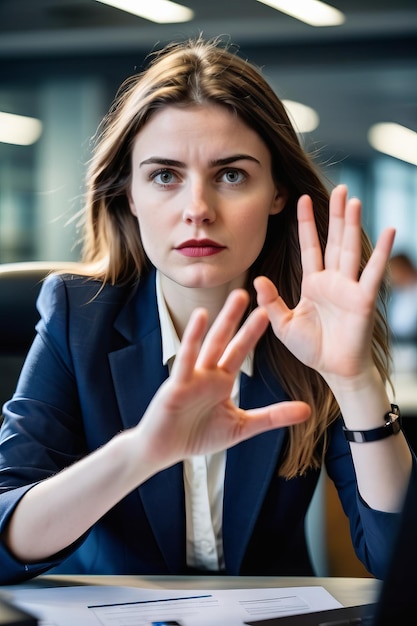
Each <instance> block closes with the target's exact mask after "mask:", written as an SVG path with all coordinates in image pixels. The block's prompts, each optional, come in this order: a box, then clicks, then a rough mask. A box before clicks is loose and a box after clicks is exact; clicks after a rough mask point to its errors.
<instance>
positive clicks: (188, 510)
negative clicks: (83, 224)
mask: <svg viewBox="0 0 417 626" xmlns="http://www.w3.org/2000/svg"><path fill="white" fill-rule="evenodd" d="M156 299H157V306H158V313H159V320H160V325H161V335H162V361H163V364H164V365H168V368H169V371H171V367H172V364H173V362H174V359H175V356H176V354H177V352H178V348H179V345H180V341H179V339H178V335H177V333H176V331H175V328H174V325H173V323H172V320H171V317H170V314H169V312H168V308H167V306H166V303H165V299H164V296H163V294H162V288H161V278H160V273H159V272H158V271H157V273H156ZM252 369H253V355H248V356H247V357H246V359H245V361H244V362H243V364H242V367H241V372H244V373H245V374H247V375H248V376H251V375H252ZM239 383H240V376H239V377H238V378H237V379H236V380H235V383H234V386H233V391H232V400H233V402H234V403H235V404H236V405H237V404H238V403H239ZM183 465H184V491H185V516H186V534H187V536H186V539H187V543H186V546H187V564H188V565H189V566H190V567H194V568H197V569H200V570H213V571H219V570H222V569H224V557H223V537H222V517H223V492H224V474H225V468H226V452H225V451H222V452H217V453H215V454H210V455H198V456H194V457H192V458H190V459H186V460H185V461H184V464H183Z"/></svg>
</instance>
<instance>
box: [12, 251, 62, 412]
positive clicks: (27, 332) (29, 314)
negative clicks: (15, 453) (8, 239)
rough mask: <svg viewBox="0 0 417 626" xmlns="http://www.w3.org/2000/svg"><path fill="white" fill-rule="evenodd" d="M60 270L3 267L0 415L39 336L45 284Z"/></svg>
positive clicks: (33, 266)
mask: <svg viewBox="0 0 417 626" xmlns="http://www.w3.org/2000/svg"><path fill="white" fill-rule="evenodd" d="M59 266H60V263H48V262H43V261H37V262H24V263H3V264H0V412H1V409H2V407H3V404H4V402H5V401H6V400H9V399H10V398H11V396H12V395H13V392H14V390H15V387H16V382H17V379H18V377H19V374H20V370H21V368H22V365H23V362H24V359H25V356H26V354H27V352H28V350H29V347H30V345H31V343H32V341H33V338H34V336H35V325H36V323H37V321H38V319H39V314H38V311H37V309H36V299H37V297H38V294H39V291H40V288H41V286H42V281H43V280H44V278H45V277H46V276H47V275H48V274H49V273H50V272H51V271H53V270H54V269H57V268H58V267H59Z"/></svg>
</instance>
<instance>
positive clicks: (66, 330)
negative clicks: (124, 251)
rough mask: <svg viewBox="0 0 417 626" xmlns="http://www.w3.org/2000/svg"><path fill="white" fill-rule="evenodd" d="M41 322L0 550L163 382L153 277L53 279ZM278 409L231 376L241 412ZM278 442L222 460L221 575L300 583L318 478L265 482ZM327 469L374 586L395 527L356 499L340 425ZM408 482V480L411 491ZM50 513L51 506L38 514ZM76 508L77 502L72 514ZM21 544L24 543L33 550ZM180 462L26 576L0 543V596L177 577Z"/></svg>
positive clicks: (1, 482) (276, 435) (27, 372)
mask: <svg viewBox="0 0 417 626" xmlns="http://www.w3.org/2000/svg"><path fill="white" fill-rule="evenodd" d="M38 309H39V312H40V315H41V320H40V322H39V323H38V325H37V336H36V338H35V340H34V343H33V345H32V347H31V349H30V352H29V354H28V357H27V359H26V363H25V365H24V368H23V370H22V373H21V376H20V379H19V382H18V386H17V389H16V392H15V394H14V396H13V398H12V399H11V400H10V401H9V402H7V403H6V404H5V406H4V410H3V413H4V416H5V421H4V424H3V427H2V429H1V437H0V538H1V532H2V530H3V529H4V527H5V524H7V520H8V518H9V516H10V515H11V513H12V511H13V509H14V507H15V506H16V504H17V502H18V501H19V499H20V498H21V497H22V496H23V494H24V493H25V492H26V491H27V490H28V489H30V488H31V487H32V486H33V485H34V484H36V483H37V482H38V481H41V480H43V479H45V478H47V477H49V476H51V475H53V474H55V473H56V472H58V471H60V470H61V469H62V468H64V467H66V466H68V465H69V464H71V463H73V462H74V461H76V460H77V459H79V458H81V457H82V456H84V455H86V454H88V453H89V452H90V451H92V450H95V449H97V448H98V447H100V446H102V445H103V444H105V443H106V442H107V441H108V440H109V439H110V438H112V437H113V436H114V435H116V433H118V432H119V431H120V430H121V429H125V428H130V427H132V426H134V425H135V424H137V422H138V420H140V419H141V416H142V415H143V413H144V411H145V410H146V407H147V406H148V404H149V402H150V400H151V398H152V397H153V395H154V394H155V392H156V391H157V389H158V388H159V386H160V385H161V383H162V382H163V381H164V380H165V379H166V377H167V376H168V371H167V368H166V367H164V366H163V365H162V351H161V333H160V326H159V320H158V314H157V306H156V294H155V275H154V272H151V273H150V274H149V275H148V276H147V277H146V278H144V279H143V280H141V281H140V283H138V285H137V286H135V287H133V288H132V287H117V286H110V285H107V286H105V287H104V288H103V289H102V290H99V284H98V283H97V282H95V281H92V280H88V279H85V278H83V277H77V276H52V277H49V278H48V279H47V280H46V281H45V283H44V284H43V286H42V290H41V293H40V296H39V299H38ZM284 399H286V396H285V394H284V392H283V390H282V389H281V388H280V386H279V385H278V384H277V382H276V380H275V379H274V378H273V377H272V375H271V373H270V372H269V370H268V368H267V366H266V363H263V362H262V359H259V358H256V359H255V371H254V375H253V376H252V377H247V376H245V375H242V380H241V391H240V403H241V406H242V407H244V408H251V407H256V406H262V405H266V404H270V403H272V402H278V401H281V400H284ZM286 441H287V429H286V428H282V429H276V430H273V431H271V432H268V433H265V434H262V435H259V436H256V437H253V438H252V439H250V440H248V441H246V442H243V443H241V444H239V445H236V446H234V447H233V448H231V449H229V450H228V451H227V462H226V475H225V488H224V511H223V543H224V557H225V564H226V573H227V574H230V575H240V574H241V575H245V574H247V575H311V574H313V570H312V566H311V562H310V558H309V554H308V549H307V546H306V540H305V534H304V524H305V515H306V512H307V509H308V506H309V503H310V501H311V498H312V495H313V492H314V490H315V487H316V484H317V480H318V477H319V471H313V470H311V471H309V472H307V473H306V475H305V476H302V477H299V478H295V479H292V480H285V479H283V478H280V477H279V476H278V467H279V464H280V459H281V455H282V454H283V452H284V448H285V444H286ZM326 467H327V472H328V474H329V476H330V477H331V478H332V479H333V480H334V482H335V484H336V487H337V489H338V492H339V495H340V498H341V501H342V504H343V507H344V509H345V511H346V513H347V515H348V516H349V518H350V526H351V531H352V540H353V544H354V547H355V549H356V552H357V554H358V556H359V558H361V560H362V561H363V562H364V564H365V566H366V567H367V568H368V569H369V571H370V572H372V573H373V574H374V575H376V576H382V574H383V571H384V567H385V563H386V558H387V552H388V550H387V549H386V546H387V545H388V544H389V541H390V540H391V539H392V536H393V535H394V534H395V529H396V526H397V523H398V516H397V515H394V514H388V513H382V512H378V511H374V510H371V509H370V508H369V507H367V505H366V504H365V503H364V502H363V501H362V500H361V498H360V496H359V494H358V492H357V488H356V482H355V474H354V469H353V465H352V460H351V455H350V451H349V447H348V444H347V443H346V441H345V440H344V437H343V434H342V430H341V421H340V420H338V421H337V422H336V423H335V424H334V425H332V427H331V428H330V431H329V447H328V450H327V453H326ZM415 475H416V474H415V472H414V474H413V480H415ZM50 506H51V507H53V506H54V503H53V502H51V503H50ZM79 506H80V510H81V509H82V502H80V504H79ZM34 540H36V539H35V538H34ZM185 555H186V550H185V509H184V486H183V475H182V463H179V464H177V465H175V466H173V467H170V468H169V469H166V470H164V471H162V472H160V473H158V474H157V475H155V476H153V477H152V478H150V479H149V480H148V481H146V482H145V483H144V484H143V485H141V486H140V487H139V488H138V489H135V490H134V491H133V492H132V493H130V494H129V495H128V496H127V497H126V498H124V499H123V500H122V501H120V502H119V503H118V504H117V505H116V506H115V507H114V508H113V509H112V510H110V511H109V512H108V513H107V514H106V515H105V516H103V518H102V519H100V520H99V521H98V522H97V523H96V524H95V525H94V527H93V528H92V529H91V530H90V531H89V532H88V533H86V535H85V536H84V537H82V538H81V539H80V540H79V541H78V542H76V544H74V545H72V546H70V547H69V548H68V549H67V550H65V551H64V552H62V553H60V554H58V555H55V556H54V557H53V558H51V559H49V560H48V561H47V562H41V563H34V564H25V563H21V562H20V561H18V560H17V559H15V558H14V556H13V555H12V554H10V552H9V551H8V550H7V548H6V547H5V546H4V544H3V543H2V542H1V540H0V583H3V584H4V583H9V584H10V583H12V582H17V581H20V580H23V579H25V578H29V577H32V576H35V575H37V574H39V573H41V572H44V571H47V570H48V571H51V572H52V571H53V572H55V573H57V572H60V573H79V574H83V573H91V574H185V573H187V571H188V570H187V564H186V556H185Z"/></svg>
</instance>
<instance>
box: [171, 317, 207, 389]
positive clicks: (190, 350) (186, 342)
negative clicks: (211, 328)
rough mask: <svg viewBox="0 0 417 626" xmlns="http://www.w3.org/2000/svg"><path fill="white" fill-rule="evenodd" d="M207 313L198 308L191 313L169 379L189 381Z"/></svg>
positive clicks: (205, 326) (203, 331) (200, 343)
mask: <svg viewBox="0 0 417 626" xmlns="http://www.w3.org/2000/svg"><path fill="white" fill-rule="evenodd" d="M207 323H208V313H207V311H206V310H205V309H202V308H198V309H194V311H193V312H192V314H191V316H190V319H189V321H188V324H187V326H186V328H185V331H184V334H183V337H182V341H181V345H180V347H179V350H178V354H177V356H176V358H175V361H174V365H173V367H172V372H171V377H172V378H175V379H176V380H177V381H178V382H181V381H186V380H189V378H190V377H191V375H192V373H193V370H194V368H195V364H196V361H197V358H198V355H199V352H200V349H201V345H202V342H203V338H204V335H205V332H206V329H207Z"/></svg>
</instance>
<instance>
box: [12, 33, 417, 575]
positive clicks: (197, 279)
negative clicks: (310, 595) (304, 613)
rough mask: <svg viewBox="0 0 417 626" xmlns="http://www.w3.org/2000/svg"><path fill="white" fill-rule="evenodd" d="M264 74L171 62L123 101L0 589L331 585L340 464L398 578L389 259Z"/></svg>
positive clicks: (32, 422)
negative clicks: (158, 583) (134, 577)
mask: <svg viewBox="0 0 417 626" xmlns="http://www.w3.org/2000/svg"><path fill="white" fill-rule="evenodd" d="M360 212H361V208H360V202H359V201H358V200H356V199H349V200H348V199H347V190H346V188H345V187H344V186H338V187H336V188H335V189H334V190H333V192H332V193H331V197H330V200H329V197H328V193H327V191H326V188H325V187H324V185H323V184H322V182H321V181H320V178H319V176H318V173H317V172H316V170H315V168H314V166H313V164H312V162H311V161H310V160H309V158H308V156H307V155H306V154H305V152H304V151H303V149H302V148H301V147H300V144H299V141H298V139H297V135H296V133H295V132H294V130H293V128H292V126H291V123H290V121H289V120H288V117H287V115H286V113H285V110H284V108H283V106H282V104H281V102H280V101H279V99H278V98H277V97H276V95H275V94H274V92H273V91H272V90H271V88H270V87H269V86H268V84H267V83H266V82H265V80H264V79H263V78H262V76H261V74H260V73H259V72H258V70H257V69H256V68H254V67H252V66H251V65H250V64H248V63H247V62H246V61H244V60H242V59H241V58H239V57H238V56H237V55H234V54H232V53H230V52H229V51H228V50H227V49H226V48H224V47H222V46H221V45H220V44H219V43H218V42H216V41H208V42H205V41H204V40H202V39H200V38H199V39H197V40H195V41H187V42H185V43H181V44H172V45H170V46H168V47H167V48H166V49H164V50H162V51H161V52H160V53H159V54H157V55H156V57H155V58H154V59H153V61H152V62H151V63H150V65H149V67H148V69H147V70H146V71H145V72H144V73H142V74H141V75H138V76H134V77H132V78H131V79H129V80H128V81H127V82H126V84H124V85H123V87H122V89H121V91H120V93H119V94H118V96H117V98H116V100H115V102H114V104H113V106H112V108H111V110H110V112H109V113H108V115H107V116H106V118H105V119H104V121H103V124H102V126H101V128H100V132H99V133H98V135H97V143H96V147H95V151H94V154H93V157H92V160H91V164H90V168H89V172H88V193H87V201H86V210H85V239H84V241H85V246H84V258H83V263H82V264H80V266H79V267H77V268H76V271H74V269H71V270H69V272H68V273H65V274H59V275H53V276H51V277H49V278H48V279H47V280H46V282H45V283H44V285H43V288H42V291H41V294H40V297H39V303H38V307H39V311H40V314H41V320H40V322H39V324H38V326H37V336H36V338H35V341H34V343H33V346H32V348H31V350H30V352H29V355H28V357H27V361H26V364H25V366H24V369H23V371H22V374H21V377H20V380H19V383H18V386H17V390H16V393H15V394H14V396H13V398H12V399H11V400H10V401H9V402H8V403H6V405H5V407H4V415H5V421H4V424H3V427H2V431H1V444H0V464H1V465H0V481H1V490H2V493H1V496H0V533H1V534H0V537H1V544H0V546H1V547H0V580H1V582H3V583H5V582H8V583H11V582H16V581H19V580H23V579H24V578H28V577H30V576H34V575H36V574H39V573H41V572H44V571H46V570H52V568H53V571H55V572H72V573H100V574H110V573H120V574H129V573H137V574H145V573H148V574H163V573H172V574H181V573H187V572H190V571H192V572H203V571H205V572H207V571H215V572H225V573H226V574H233V575H237V574H264V575H268V574H271V575H272V574H273V575H296V574H299V575H302V574H305V575H309V574H312V573H313V572H312V566H311V563H310V560H309V555H308V550H307V547H306V541H305V536H304V522H305V515H306V511H307V509H308V506H309V503H310V501H311V498H312V495H313V493H314V489H315V487H316V484H317V480H318V477H319V473H320V468H321V466H322V465H323V464H325V466H326V468H327V472H328V474H329V476H330V477H331V478H332V479H333V480H334V482H335V484H336V487H337V489H338V492H339V494H340V499H341V501H342V504H343V507H344V509H345V511H346V513H347V515H348V516H349V518H350V526H351V530H352V540H353V544H354V546H355V549H356V552H357V554H358V556H359V558H360V559H361V560H362V561H363V562H364V564H365V565H366V567H367V568H368V569H369V571H370V572H372V573H373V574H375V575H376V576H382V575H383V573H384V568H385V565H386V561H387V558H388V555H389V547H388V546H389V544H390V541H391V540H392V537H393V535H394V534H395V531H396V528H397V525H398V518H399V515H398V512H399V511H400V509H401V504H402V500H403V497H404V493H405V491H406V489H407V487H408V486H409V485H410V480H411V481H414V482H415V481H416V477H415V471H414V470H413V468H414V463H415V460H414V457H413V455H412V453H411V451H410V449H409V446H408V444H407V442H406V440H405V438H404V436H403V434H402V432H401V430H400V428H399V420H398V416H397V413H398V410H397V407H395V405H393V406H392V405H391V404H390V399H389V398H388V395H387V392H386V386H387V382H388V380H389V367H388V366H389V353H388V345H387V328H386V323H385V320H384V318H383V315H382V310H383V307H381V306H379V305H380V302H379V301H378V298H379V297H380V296H381V297H383V295H384V282H383V281H384V272H385V267H386V264H387V261H388V259H389V255H390V251H391V246H392V242H393V238H394V232H393V230H392V229H387V230H386V231H384V232H383V233H382V234H381V236H380V238H379V240H378V242H377V243H376V246H375V249H374V250H373V251H371V246H370V244H369V242H368V240H367V238H366V236H365V234H364V232H363V230H362V228H361V218H360Z"/></svg>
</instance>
